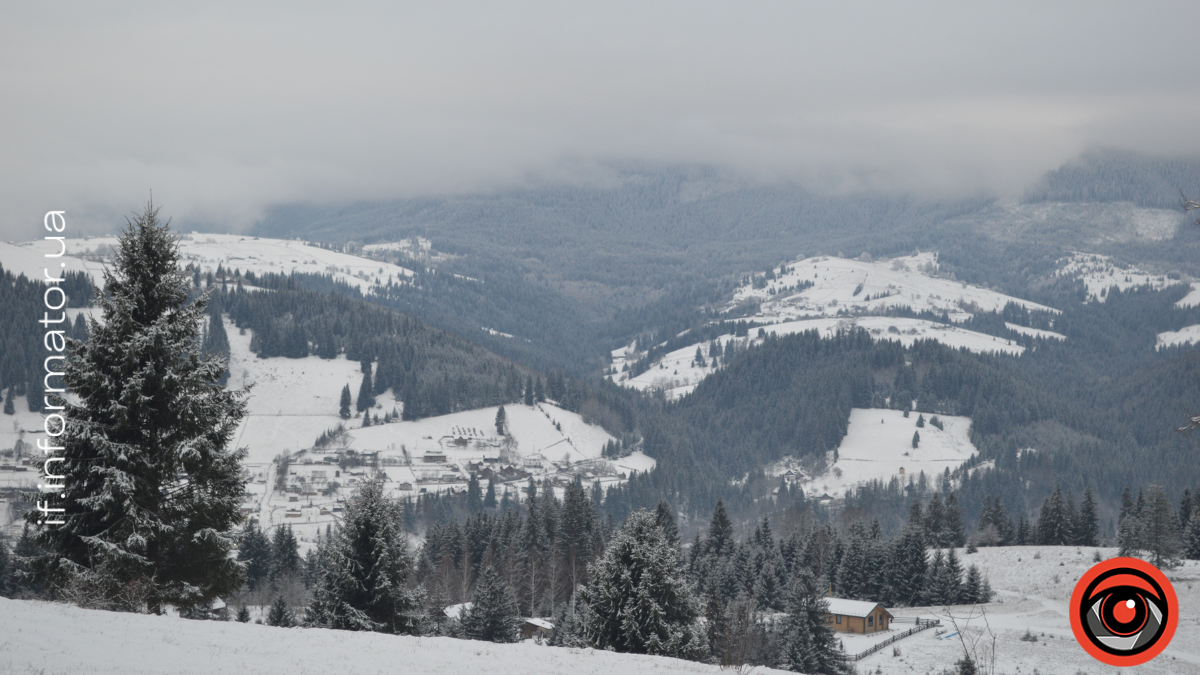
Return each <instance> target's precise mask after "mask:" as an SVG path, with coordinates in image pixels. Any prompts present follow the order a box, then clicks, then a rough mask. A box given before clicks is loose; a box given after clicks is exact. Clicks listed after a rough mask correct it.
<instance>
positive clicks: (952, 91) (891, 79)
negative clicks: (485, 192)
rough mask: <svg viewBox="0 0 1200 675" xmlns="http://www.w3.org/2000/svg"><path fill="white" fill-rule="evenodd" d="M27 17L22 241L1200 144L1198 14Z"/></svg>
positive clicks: (4, 104)
mask: <svg viewBox="0 0 1200 675" xmlns="http://www.w3.org/2000/svg"><path fill="white" fill-rule="evenodd" d="M585 4H586V5H587V7H590V9H589V8H587V7H585V6H583V5H585ZM13 5H14V3H5V4H4V6H3V8H2V9H0V123H2V125H3V127H2V128H3V132H2V133H0V204H2V211H0V234H2V235H3V236H5V238H15V239H28V238H32V237H36V236H40V235H38V234H37V228H39V227H40V223H41V215H42V213H43V212H44V211H47V210H50V209H67V210H68V218H69V219H70V218H72V216H75V217H77V220H75V221H70V220H69V222H74V223H77V224H79V225H80V226H81V227H82V225H83V224H84V221H85V220H87V219H88V218H91V219H93V220H94V219H95V218H97V217H103V214H106V213H111V214H116V213H122V212H128V211H129V210H131V209H133V208H136V207H137V206H139V205H140V204H142V203H144V202H145V200H146V197H147V196H148V194H149V191H150V190H151V189H153V190H154V196H155V200H156V201H157V202H159V203H161V204H164V205H165V206H166V212H169V213H170V214H171V215H173V216H174V217H175V218H177V219H179V218H184V219H202V220H210V221H215V222H221V223H227V224H228V225H230V226H234V227H237V226H245V225H246V224H248V223H250V222H253V220H254V219H255V218H256V217H257V216H258V215H259V214H260V213H261V209H262V208H263V207H264V206H265V205H268V204H271V203H277V202H288V201H322V202H329V201H340V200H352V199H361V198H392V197H402V196H411V195H420V194H431V193H446V192H455V191H472V190H480V189H495V188H501V187H506V186H510V185H521V184H528V183H530V182H534V181H539V180H561V179H571V180H578V179H579V178H580V176H584V177H586V176H587V175H588V170H587V167H588V166H589V164H590V163H592V162H597V161H599V162H603V161H607V160H626V159H641V160H651V161H669V162H675V161H682V162H702V163H708V164H715V165H720V166H726V167H729V168H730V169H732V170H735V171H737V172H739V173H742V174H745V175H746V176H748V177H750V178H752V179H757V180H795V181H800V182H803V183H805V184H808V185H813V186H818V187H821V188H822V189H833V190H846V189H860V188H864V187H865V188H878V189H885V190H891V191H897V190H898V191H914V192H917V193H919V194H923V195H946V194H964V193H977V192H980V191H983V192H987V193H991V194H1001V195H1003V194H1015V193H1017V192H1019V191H1020V189H1021V188H1022V187H1024V186H1025V185H1026V184H1027V183H1029V182H1030V181H1032V180H1035V179H1036V178H1037V177H1038V176H1039V175H1040V174H1041V173H1042V172H1044V171H1045V170H1046V169H1049V168H1053V167H1055V166H1057V165H1059V164H1061V163H1062V162H1063V161H1065V160H1067V159H1069V158H1071V157H1073V156H1075V155H1076V154H1078V153H1079V152H1080V151H1081V150H1084V149H1086V148H1088V147H1093V146H1107V147H1115V148H1126V149H1133V150H1140V151H1144V152H1151V153H1156V154H1170V155H1181V154H1200V3H1196V2H1179V3H1148V2H1136V3H1135V2H1119V3H1118V2H1113V3H1101V2H1080V3H1070V4H1067V3H1062V4H1055V5H1053V6H1051V7H1047V6H1046V3H1043V2H1038V3H1028V4H1015V3H990V4H989V5H987V6H984V4H983V3H961V2H954V3H941V4H924V3H914V2H905V3H895V2H890V3H879V4H864V3H843V2H839V3H822V4H818V3H808V2H796V1H793V2H783V3H770V2H758V3H748V2H726V3H708V2H697V1H694V0H692V1H688V2H660V3H647V2H644V1H643V2H632V3H623V2H614V1H612V0H608V1H606V2H603V3H599V2H598V3H570V2H566V3H564V2H548V3H539V4H532V3H514V2H489V3H449V2H437V3H430V2H424V3H412V4H405V3H395V2H389V3H379V4H354V5H350V4H348V3H320V4H319V5H313V6H301V5H300V4H299V3H295V2H288V3H278V4H275V3H265V2H260V3H251V2H236V3H229V4H224V3H217V2H205V3H161V2H157V3H146V4H144V5H134V4H124V5H122V4H119V3H92V2H77V3H26V5H27V6H25V7H23V8H21V7H14V6H13ZM168 5H170V6H168ZM114 7H115V8H114ZM110 217H111V216H110Z"/></svg>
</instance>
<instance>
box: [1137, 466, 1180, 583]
mask: <svg viewBox="0 0 1200 675" xmlns="http://www.w3.org/2000/svg"><path fill="white" fill-rule="evenodd" d="M1139 520H1140V521H1141V528H1142V542H1143V548H1144V549H1145V550H1146V552H1147V553H1148V554H1149V556H1150V561H1149V562H1151V563H1153V565H1154V566H1155V567H1158V568H1163V567H1169V566H1171V565H1172V564H1174V562H1175V558H1176V557H1177V556H1178V555H1179V552H1180V541H1179V523H1178V521H1177V520H1176V519H1175V511H1174V509H1173V508H1171V502H1170V500H1168V499H1167V493H1166V491H1165V490H1163V487H1162V486H1161V485H1151V486H1150V489H1149V490H1147V492H1146V508H1145V510H1144V511H1143V513H1142V515H1141V518H1139Z"/></svg>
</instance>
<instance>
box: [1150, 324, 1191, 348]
mask: <svg viewBox="0 0 1200 675" xmlns="http://www.w3.org/2000/svg"><path fill="white" fill-rule="evenodd" d="M1157 337H1158V340H1157V344H1155V349H1162V348H1163V347H1176V346H1179V345H1189V344H1196V343H1197V342H1200V324H1197V325H1194V326H1184V327H1183V328H1180V329H1179V330H1169V331H1166V332H1165V333H1159V334H1158V336H1157Z"/></svg>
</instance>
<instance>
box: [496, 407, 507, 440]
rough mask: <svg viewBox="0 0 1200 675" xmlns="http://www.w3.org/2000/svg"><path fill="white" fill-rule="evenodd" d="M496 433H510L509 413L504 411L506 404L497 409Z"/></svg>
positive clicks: (501, 434)
mask: <svg viewBox="0 0 1200 675" xmlns="http://www.w3.org/2000/svg"><path fill="white" fill-rule="evenodd" d="M496 435H497V436H507V435H508V413H506V412H504V406H500V409H499V410H497V411H496Z"/></svg>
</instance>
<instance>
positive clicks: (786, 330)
mask: <svg viewBox="0 0 1200 675" xmlns="http://www.w3.org/2000/svg"><path fill="white" fill-rule="evenodd" d="M936 273H937V254H936V253H916V254H913V255H912V256H907V257H901V258H895V259H892V260H883V261H872V260H869V259H866V257H864V259H861V260H849V259H845V258H834V257H823V256H818V257H813V258H805V259H802V260H797V261H795V262H794V263H788V264H787V265H784V266H782V267H781V268H779V269H777V270H776V271H775V272H774V273H773V274H774V277H775V278H773V279H766V278H763V277H760V278H758V279H752V280H750V283H747V284H745V285H743V286H741V287H740V288H738V289H737V290H736V291H735V292H734V294H733V298H732V300H730V302H729V304H728V305H727V306H726V311H735V310H738V311H742V312H744V311H745V310H746V308H751V311H749V312H746V313H745V314H744V315H742V317H741V318H744V319H746V320H748V321H754V322H756V323H760V324H761V323H765V324H768V325H766V326H765V327H763V328H762V329H761V330H762V331H763V332H765V333H770V334H774V335H788V334H791V333H799V332H803V331H811V330H815V331H818V332H820V333H821V334H822V335H823V336H829V335H833V334H834V333H836V332H837V331H839V330H848V329H850V328H852V327H855V326H857V327H859V328H863V329H865V330H867V331H869V332H870V333H871V334H872V335H874V336H875V338H876V339H879V340H896V341H899V342H901V343H902V344H905V345H911V344H912V343H913V342H914V341H916V340H920V339H925V340H936V341H938V342H941V343H942V344H945V345H948V346H950V347H955V348H958V347H964V348H966V349H968V350H970V351H973V352H978V353H988V352H993V353H1000V354H1008V355H1012V356H1018V355H1020V354H1021V353H1023V352H1024V351H1025V348H1024V347H1023V346H1022V345H1019V344H1013V343H1012V342H1011V341H1009V340H1007V339H1004V338H998V337H995V336H992V335H987V334H985V333H980V332H977V331H972V330H967V329H965V328H962V327H959V326H957V325H955V323H961V322H962V321H965V320H966V319H969V318H970V317H971V316H973V315H974V314H976V313H979V312H996V311H1000V310H1002V309H1003V308H1004V307H1005V306H1006V305H1008V304H1009V303H1015V304H1017V305H1019V306H1021V307H1024V308H1025V309H1028V310H1031V311H1042V312H1048V313H1052V314H1057V313H1059V310H1057V309H1054V308H1052V307H1047V306H1045V305H1040V304H1038V303H1034V302H1029V301H1026V300H1022V299H1020V298H1015V297H1012V296H1009V295H1005V294H1003V293H998V292H996V291H992V290H988V289H986V288H980V287H977V286H971V285H969V284H965V283H961V282H957V281H953V280H951V279H947V278H943V277H938V276H934V275H935V274H936ZM806 284H811V286H806ZM896 307H908V308H910V309H912V310H913V311H915V312H932V313H934V314H938V315H942V314H945V315H946V316H947V317H948V318H949V319H950V321H951V323H950V324H944V323H939V322H935V321H929V320H925V319H916V318H908V317H890V316H878V315H879V314H882V313H883V312H885V311H886V310H888V309H889V308H896ZM1009 327H1010V328H1011V329H1012V330H1016V331H1017V332H1019V333H1024V334H1027V335H1033V336H1034V337H1039V338H1046V339H1066V338H1065V336H1063V335H1061V334H1058V333H1054V332H1052V331H1040V330H1035V329H1032V328H1027V327H1024V326H1017V325H1016V324H1010V325H1009ZM757 335H758V333H757V332H755V333H753V334H752V336H751V338H754V337H756V336H757ZM733 339H737V338H734V337H733V336H732V335H723V336H720V337H719V338H717V342H718V343H719V344H720V346H721V347H722V348H724V346H725V344H727V343H728V342H729V341H730V340H733ZM741 342H742V344H744V345H745V346H753V345H754V344H756V340H755V339H750V338H742V340H741ZM702 346H705V350H704V352H705V354H704V355H705V357H706V363H705V364H704V365H703V366H701V365H699V364H698V363H695V362H694V357H695V353H696V347H695V346H694V345H693V346H691V347H686V348H681V349H678V350H675V351H673V352H670V353H669V354H667V355H665V356H663V357H661V358H659V359H658V360H657V361H656V362H655V363H653V364H651V366H650V368H649V370H647V371H645V372H643V373H640V374H639V375H637V376H635V377H632V378H630V377H628V375H626V374H624V373H622V372H621V371H622V370H623V368H624V366H625V365H626V364H627V363H629V362H632V361H636V360H637V358H639V357H640V356H641V355H640V354H637V353H635V352H634V351H633V349H632V348H631V347H625V348H622V349H619V350H616V351H614V352H613V353H612V364H613V368H612V370H613V373H612V374H611V375H610V376H609V377H610V379H612V380H613V381H615V382H618V383H621V384H623V385H625V386H627V387H631V388H634V389H638V390H643V391H644V390H650V389H661V390H664V391H665V392H666V393H667V395H668V396H671V397H675V396H682V395H685V394H687V393H689V392H691V391H692V389H694V388H695V386H696V385H697V384H699V383H700V381H701V380H703V379H704V378H705V377H707V376H708V375H709V374H711V373H712V372H713V371H714V370H715V369H716V368H717V367H719V364H718V365H715V366H714V363H713V361H712V360H711V359H707V343H706V345H702Z"/></svg>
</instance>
